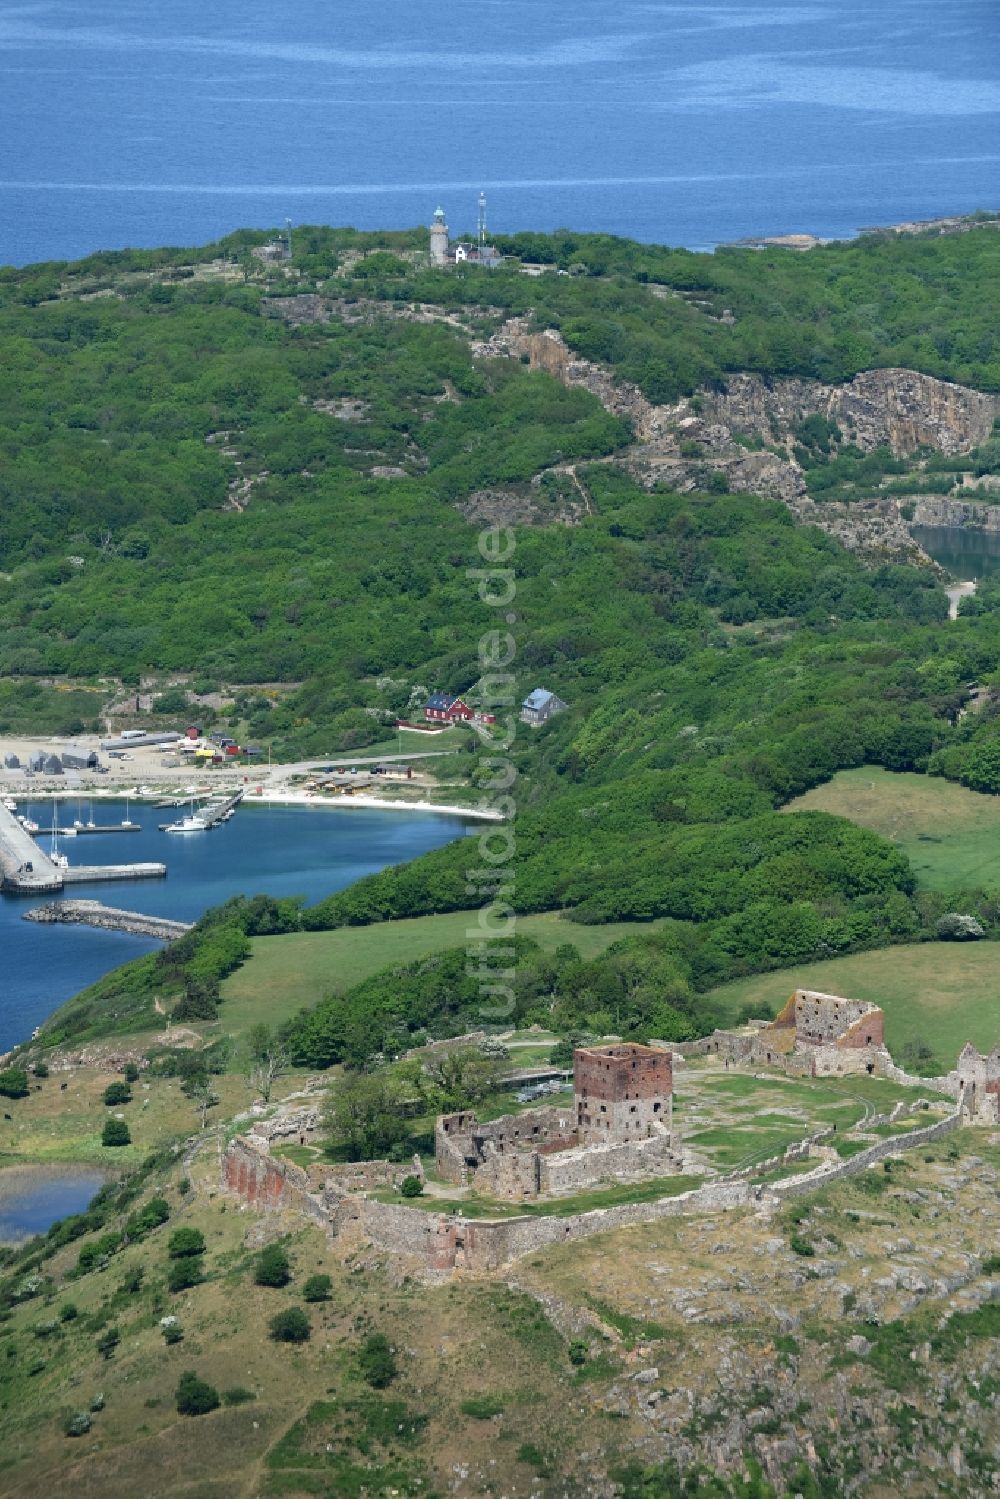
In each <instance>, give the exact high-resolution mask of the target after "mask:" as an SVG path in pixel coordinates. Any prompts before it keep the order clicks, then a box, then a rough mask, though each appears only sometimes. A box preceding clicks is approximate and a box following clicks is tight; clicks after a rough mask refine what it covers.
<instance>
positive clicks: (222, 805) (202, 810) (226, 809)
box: [159, 786, 243, 833]
mask: <svg viewBox="0 0 1000 1499" xmlns="http://www.w3.org/2000/svg"><path fill="white" fill-rule="evenodd" d="M242 800H243V788H242V786H241V787H240V788H239V790H238V791H233V792H232V793H230V794H229V795H228V796H227V795H225V794H221V795H216V796H214V797H211V798H210V799H209V800H208V801H207V802H205V803H204V805H203V806H200V807H198V809H197V816H198V817H199V818H200V819H201V821H202V822H203V823H204V824H205V827H206V828H215V827H218V825H219V823H220V822H225V821H226V819H227V818H228V817H231V816H232V814H233V813H234V812H235V811H236V808H237V807H238V806H239V804H240V802H241V801H242ZM182 805H183V804H182ZM159 826H160V832H161V833H165V832H166V830H167V828H168V827H170V823H167V822H161V823H160V825H159Z"/></svg>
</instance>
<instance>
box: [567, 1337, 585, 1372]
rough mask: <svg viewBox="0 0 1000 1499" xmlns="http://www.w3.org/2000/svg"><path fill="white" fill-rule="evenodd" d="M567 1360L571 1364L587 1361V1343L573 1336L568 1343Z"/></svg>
mask: <svg viewBox="0 0 1000 1499" xmlns="http://www.w3.org/2000/svg"><path fill="white" fill-rule="evenodd" d="M569 1361H570V1363H571V1364H577V1365H579V1364H585V1363H586V1362H587V1345H586V1343H585V1342H584V1341H583V1339H582V1338H574V1339H573V1341H572V1342H571V1343H570V1345H569Z"/></svg>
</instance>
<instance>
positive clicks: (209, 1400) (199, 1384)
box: [177, 1369, 219, 1416]
mask: <svg viewBox="0 0 1000 1499" xmlns="http://www.w3.org/2000/svg"><path fill="white" fill-rule="evenodd" d="M218 1406H219V1392H218V1390H217V1389H215V1388H214V1387H213V1386H212V1385H210V1384H208V1383H207V1382H206V1381H205V1380H204V1379H199V1378H198V1376H197V1374H195V1372H194V1370H193V1369H187V1370H185V1372H184V1373H183V1374H182V1375H181V1377H180V1379H179V1380H178V1382H177V1410H178V1412H179V1414H180V1415H182V1416H205V1415H207V1414H208V1412H209V1411H214V1410H217V1409H218Z"/></svg>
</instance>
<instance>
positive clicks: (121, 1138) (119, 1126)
mask: <svg viewBox="0 0 1000 1499" xmlns="http://www.w3.org/2000/svg"><path fill="white" fill-rule="evenodd" d="M131 1143H132V1136H131V1133H130V1132H129V1127H128V1125H127V1124H126V1123H125V1120H124V1119H106V1120H105V1121H104V1128H103V1129H102V1130H101V1144H102V1145H108V1146H115V1147H117V1146H119V1145H131Z"/></svg>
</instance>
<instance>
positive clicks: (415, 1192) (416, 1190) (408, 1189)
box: [399, 1176, 424, 1197]
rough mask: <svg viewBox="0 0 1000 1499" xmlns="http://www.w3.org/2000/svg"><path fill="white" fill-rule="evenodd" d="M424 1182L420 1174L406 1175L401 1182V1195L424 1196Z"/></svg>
mask: <svg viewBox="0 0 1000 1499" xmlns="http://www.w3.org/2000/svg"><path fill="white" fill-rule="evenodd" d="M423 1191H424V1184H423V1182H422V1181H421V1180H420V1177H419V1176H404V1177H403V1180H402V1181H401V1182H400V1184H399V1195H400V1197H422V1196H423Z"/></svg>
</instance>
